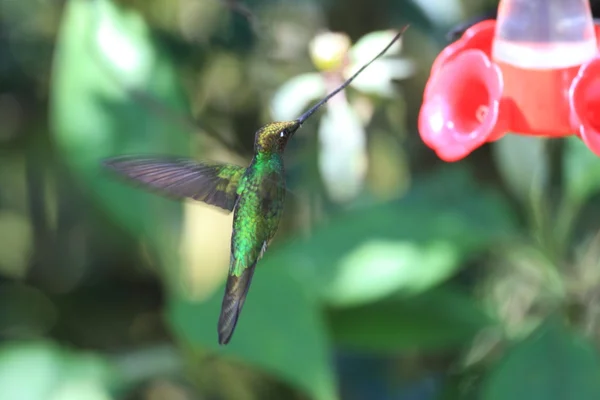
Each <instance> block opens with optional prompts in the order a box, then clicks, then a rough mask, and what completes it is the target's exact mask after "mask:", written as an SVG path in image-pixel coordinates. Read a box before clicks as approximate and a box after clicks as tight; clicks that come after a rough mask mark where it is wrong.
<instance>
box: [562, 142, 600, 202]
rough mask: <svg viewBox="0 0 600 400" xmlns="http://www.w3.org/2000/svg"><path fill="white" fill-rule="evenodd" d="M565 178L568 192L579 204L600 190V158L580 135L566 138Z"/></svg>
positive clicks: (570, 197)
mask: <svg viewBox="0 0 600 400" xmlns="http://www.w3.org/2000/svg"><path fill="white" fill-rule="evenodd" d="M563 165H564V180H565V188H566V192H567V193H566V194H567V196H568V197H569V199H570V200H571V201H573V202H575V203H577V204H581V203H583V202H585V201H586V200H587V199H588V198H589V197H590V196H593V195H594V194H596V193H598V191H600V158H599V157H598V156H596V155H595V154H594V153H592V152H591V151H590V149H588V147H587V146H586V145H585V143H583V142H582V141H581V139H579V138H578V137H569V138H566V139H565V153H564V164H563Z"/></svg>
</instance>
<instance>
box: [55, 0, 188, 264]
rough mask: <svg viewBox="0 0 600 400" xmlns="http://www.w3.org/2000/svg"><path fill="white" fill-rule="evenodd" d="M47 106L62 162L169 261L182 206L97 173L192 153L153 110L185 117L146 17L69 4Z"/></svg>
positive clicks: (100, 4)
mask: <svg viewBox="0 0 600 400" xmlns="http://www.w3.org/2000/svg"><path fill="white" fill-rule="evenodd" d="M140 94H141V95H140ZM147 97H149V98H150V99H148V98H147ZM50 100H51V107H50V112H51V123H52V128H53V133H54V140H55V141H56V144H57V146H58V148H59V149H60V150H61V154H62V156H63V158H64V162H66V163H67V164H68V165H69V167H70V168H71V170H72V171H73V173H74V174H75V175H76V176H77V178H78V179H79V180H80V182H81V184H82V185H85V187H86V189H87V191H88V193H89V194H90V195H91V196H93V198H95V199H97V200H99V201H100V202H101V204H102V205H103V206H105V207H106V208H107V210H108V211H109V212H110V213H111V214H112V215H113V216H114V217H116V219H117V221H120V222H122V223H123V224H124V225H125V226H126V227H127V228H128V229H130V230H131V231H132V232H134V233H137V234H144V235H145V236H146V237H147V238H148V239H149V240H150V241H151V242H152V243H153V245H154V246H152V249H153V250H157V251H158V252H159V253H162V254H163V256H164V257H166V256H165V254H166V252H167V250H165V249H168V248H171V249H172V248H174V246H173V243H169V242H168V241H167V240H166V239H173V240H175V239H176V238H177V233H178V230H179V219H180V217H181V204H178V203H176V202H171V201H168V200H165V199H162V198H161V197H159V196H156V195H154V194H149V193H146V192H145V191H143V190H140V189H138V188H133V187H130V186H129V185H128V184H125V183H123V182H121V181H119V180H118V179H116V177H115V176H113V175H111V174H109V173H107V172H106V171H104V170H101V166H100V161H101V160H102V159H104V158H105V157H109V156H115V155H119V154H126V153H161V154H168V153H176V154H180V155H183V154H185V153H186V151H187V150H188V135H187V134H186V133H185V132H182V130H181V129H179V127H178V126H175V125H174V124H173V122H172V120H171V119H169V118H168V117H167V116H166V115H168V112H169V111H168V110H167V112H166V113H165V112H157V110H156V109H153V108H152V107H151V106H150V107H149V105H148V101H149V102H150V103H152V104H154V105H155V106H156V104H160V103H162V104H163V105H162V107H163V108H166V109H171V110H174V111H173V112H175V113H185V112H187V106H186V102H185V98H184V96H183V94H182V91H181V88H180V85H179V82H178V80H177V76H176V72H175V68H174V66H173V64H172V62H171V60H170V59H169V58H168V57H167V55H166V54H165V52H164V51H163V50H162V49H161V48H160V47H159V46H158V45H156V44H155V43H154V42H153V40H152V37H151V32H150V30H149V28H148V26H147V25H146V23H145V21H144V20H143V19H142V17H141V16H140V15H138V14H137V13H136V12H135V11H132V10H127V9H122V8H120V7H119V6H117V5H116V4H113V3H112V2H110V1H108V0H98V1H86V0H70V1H68V2H67V5H66V8H65V12H64V15H63V19H62V22H61V29H60V33H59V36H58V41H57V50H56V53H55V59H54V65H53V77H52V82H51V99H50ZM144 100H146V102H144ZM163 111H164V110H163ZM169 262H174V261H173V259H172V258H171V259H170V261H169Z"/></svg>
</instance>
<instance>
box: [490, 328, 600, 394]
mask: <svg viewBox="0 0 600 400" xmlns="http://www.w3.org/2000/svg"><path fill="white" fill-rule="evenodd" d="M482 398H483V399H485V400H509V399H528V400H538V399H539V400H567V399H568V400H571V399H577V400H596V399H599V398H600V363H599V360H598V355H597V353H596V351H595V349H594V347H593V346H592V345H591V344H590V343H587V342H586V341H585V340H583V339H582V338H581V337H579V336H577V335H576V334H574V333H573V332H571V331H569V329H567V328H566V327H565V326H564V325H563V324H562V323H561V322H559V321H556V320H549V321H547V322H546V323H544V324H543V325H542V326H541V327H540V328H538V330H536V331H535V332H534V333H532V334H531V335H530V336H529V337H528V338H527V339H525V340H524V341H523V342H521V343H518V344H517V345H516V346H515V347H514V348H512V349H511V350H509V351H508V353H507V354H506V355H505V357H504V359H503V360H501V361H500V363H499V364H498V366H497V367H496V368H495V369H494V370H493V371H492V373H491V375H490V376H489V378H488V379H487V382H485V384H484V386H483V397H482Z"/></svg>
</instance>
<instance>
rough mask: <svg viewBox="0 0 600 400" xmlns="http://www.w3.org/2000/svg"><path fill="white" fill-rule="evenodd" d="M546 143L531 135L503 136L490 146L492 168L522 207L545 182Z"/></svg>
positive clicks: (546, 166)
mask: <svg viewBox="0 0 600 400" xmlns="http://www.w3.org/2000/svg"><path fill="white" fill-rule="evenodd" d="M546 143H547V142H546V141H545V140H543V139H540V138H539V137H535V136H521V135H506V136H505V137H503V138H502V139H501V140H498V141H496V142H494V143H493V146H492V151H493V152H494V158H495V159H496V165H497V166H498V169H499V171H500V173H501V175H502V178H503V179H504V181H505V182H506V184H507V186H508V188H509V189H510V190H511V191H512V192H513V194H514V195H515V196H517V197H518V198H519V200H521V201H522V202H524V203H525V204H529V202H530V200H531V199H530V198H531V195H532V193H535V192H536V191H538V192H539V191H540V190H541V188H542V185H543V184H544V182H545V181H546V179H548V160H547V155H546V152H545V150H546Z"/></svg>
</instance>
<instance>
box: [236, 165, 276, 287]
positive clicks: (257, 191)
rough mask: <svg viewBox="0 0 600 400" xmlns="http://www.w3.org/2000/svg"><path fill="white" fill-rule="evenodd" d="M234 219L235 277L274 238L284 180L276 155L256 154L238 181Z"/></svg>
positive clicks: (255, 259)
mask: <svg viewBox="0 0 600 400" xmlns="http://www.w3.org/2000/svg"><path fill="white" fill-rule="evenodd" d="M238 195H239V199H238V203H237V207H236V209H235V211H234V216H233V233H232V237H231V256H232V263H231V269H232V270H231V271H230V272H231V273H233V274H234V275H236V276H238V275H239V274H240V273H241V272H242V271H243V270H244V269H245V268H248V267H250V266H251V265H253V264H254V263H255V262H256V261H257V260H258V258H259V256H260V254H261V251H262V249H263V246H265V243H266V244H268V242H269V241H270V240H271V239H272V238H273V236H274V235H275V232H276V231H277V227H278V226H279V220H280V219H281V215H282V211H283V203H284V200H285V179H284V170H283V160H282V159H281V156H280V155H278V154H271V155H268V156H265V155H257V156H256V157H255V159H254V160H253V162H252V164H251V165H250V167H248V169H247V170H246V173H245V174H244V176H243V177H242V179H241V181H240V186H239V187H238Z"/></svg>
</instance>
